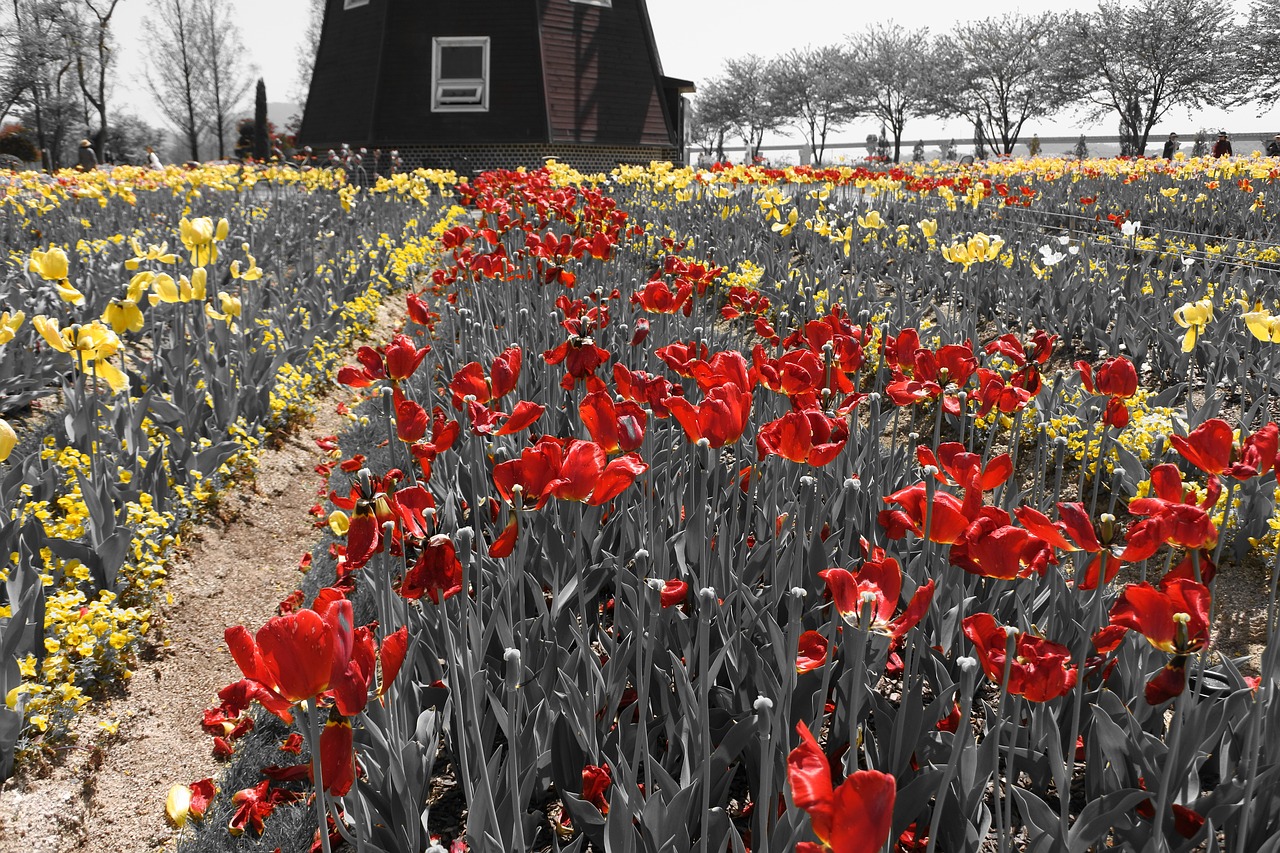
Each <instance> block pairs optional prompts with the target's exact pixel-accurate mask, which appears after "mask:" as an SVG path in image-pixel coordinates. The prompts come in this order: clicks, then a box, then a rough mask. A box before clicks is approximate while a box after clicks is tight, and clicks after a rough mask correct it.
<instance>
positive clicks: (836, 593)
mask: <svg viewBox="0 0 1280 853" xmlns="http://www.w3.org/2000/svg"><path fill="white" fill-rule="evenodd" d="M819 574H820V575H821V576H822V578H823V580H825V581H826V582H827V589H828V590H829V591H830V593H831V598H832V600H833V601H834V602H835V605H836V609H837V610H839V611H840V616H841V618H842V619H844V621H845V622H846V623H848V624H849V625H853V626H858V623H859V621H860V620H861V618H862V610H863V607H865V606H866V604H867V603H870V605H871V623H870V624H868V625H861V626H858V627H861V628H862V629H863V630H866V631H871V632H873V633H876V634H883V635H885V636H886V637H893V638H894V639H897V638H898V637H901V636H903V635H905V634H906V633H907V632H908V631H910V630H911V629H912V628H914V627H915V626H916V624H917V623H919V621H920V620H921V619H923V618H924V615H925V613H927V612H928V610H929V604H930V602H932V601H933V581H932V580H930V581H928V582H926V583H925V584H923V585H922V586H920V587H917V588H916V591H915V593H914V594H913V595H912V596H911V601H910V602H908V604H907V607H906V609H905V610H904V611H903V612H902V615H901V616H899V617H898V618H897V619H895V618H893V614H894V612H895V611H896V610H897V609H898V599H899V598H900V597H901V595H902V567H901V566H899V565H898V561H897V560H895V559H893V558H892V557H887V558H886V557H883V555H882V554H881V555H880V559H873V560H866V561H864V562H863V564H862V567H861V568H859V569H858V571H857V573H856V574H855V573H853V572H850V571H848V570H847V569H841V568H834V569H827V570H826V571H824V572H820V573H819Z"/></svg>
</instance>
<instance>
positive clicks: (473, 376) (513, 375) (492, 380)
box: [449, 346, 523, 409]
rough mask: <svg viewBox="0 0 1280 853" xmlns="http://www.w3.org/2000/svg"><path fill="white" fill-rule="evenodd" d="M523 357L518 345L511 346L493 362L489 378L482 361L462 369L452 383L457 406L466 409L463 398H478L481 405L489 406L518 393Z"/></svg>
mask: <svg viewBox="0 0 1280 853" xmlns="http://www.w3.org/2000/svg"><path fill="white" fill-rule="evenodd" d="M522 360H523V354H522V352H521V350H520V347H518V346H509V347H507V348H506V349H505V350H503V351H502V352H501V353H500V354H499V355H498V357H497V358H495V359H494V360H493V366H492V367H491V368H490V369H489V376H487V377H486V376H485V374H484V367H483V366H481V364H480V362H478V361H473V362H470V363H469V364H466V365H464V366H463V367H462V369H461V370H459V371H458V372H457V373H456V374H455V375H454V377H453V380H452V381H451V382H450V383H449V390H450V391H452V392H453V407H454V408H455V409H460V408H462V402H463V399H464V398H466V397H468V396H470V397H475V399H476V402H477V403H481V404H488V403H491V402H493V401H494V400H500V399H502V398H503V397H505V396H506V395H507V394H509V393H511V392H512V391H514V390H515V387H516V382H517V381H519V379H520V365H521V362H522Z"/></svg>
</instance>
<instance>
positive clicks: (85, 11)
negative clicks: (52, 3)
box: [68, 0, 120, 160]
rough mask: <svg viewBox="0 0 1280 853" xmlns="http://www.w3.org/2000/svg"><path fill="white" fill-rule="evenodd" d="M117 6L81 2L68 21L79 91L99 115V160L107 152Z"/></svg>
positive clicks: (108, 0) (109, 0) (104, 0)
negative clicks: (112, 29) (112, 18)
mask: <svg viewBox="0 0 1280 853" xmlns="http://www.w3.org/2000/svg"><path fill="white" fill-rule="evenodd" d="M118 5H120V0H78V3H77V6H76V13H77V14H75V16H74V20H70V21H68V24H69V30H68V34H69V36H70V38H72V39H73V40H74V49H75V59H76V79H77V81H78V82H79V84H80V92H81V94H82V95H83V96H84V98H85V100H86V101H87V102H88V103H89V105H90V106H92V107H93V109H94V111H95V112H96V113H97V114H98V129H97V130H96V131H94V133H93V139H94V141H95V143H96V144H95V146H94V147H95V149H96V150H97V152H98V159H99V160H103V159H105V157H106V149H107V134H108V128H107V80H108V77H109V75H110V73H111V67H112V65H114V64H115V51H114V50H113V49H112V47H113V45H112V41H113V40H112V38H111V16H112V15H114V14H115V12H116V7H117V6H118ZM87 124H88V122H86V125H87Z"/></svg>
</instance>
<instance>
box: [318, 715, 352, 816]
mask: <svg viewBox="0 0 1280 853" xmlns="http://www.w3.org/2000/svg"><path fill="white" fill-rule="evenodd" d="M320 775H321V776H323V777H324V789H325V790H326V791H327V792H328V793H330V794H332V795H333V796H335V797H341V796H343V795H344V794H346V793H347V792H348V791H350V790H351V785H352V783H354V782H355V780H356V754H355V750H354V749H353V747H352V737H351V721H350V720H348V719H347V718H346V717H342V716H337V717H335V716H330V717H329V721H328V722H326V723H325V726H324V729H323V730H322V731H321V732H320Z"/></svg>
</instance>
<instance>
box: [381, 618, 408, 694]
mask: <svg viewBox="0 0 1280 853" xmlns="http://www.w3.org/2000/svg"><path fill="white" fill-rule="evenodd" d="M408 652H409V628H408V626H407V625H401V626H400V628H399V630H397V631H396V632H395V633H393V634H388V635H387V636H386V637H383V639H382V645H380V646H379V647H378V665H379V668H380V669H381V670H382V681H381V683H379V684H378V695H379V696H383V695H385V694H386V692H387V691H388V690H389V689H390V688H391V685H392V684H394V683H395V680H396V676H397V675H399V674H400V667H401V666H403V665H404V657H405V655H406V654H408Z"/></svg>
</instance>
